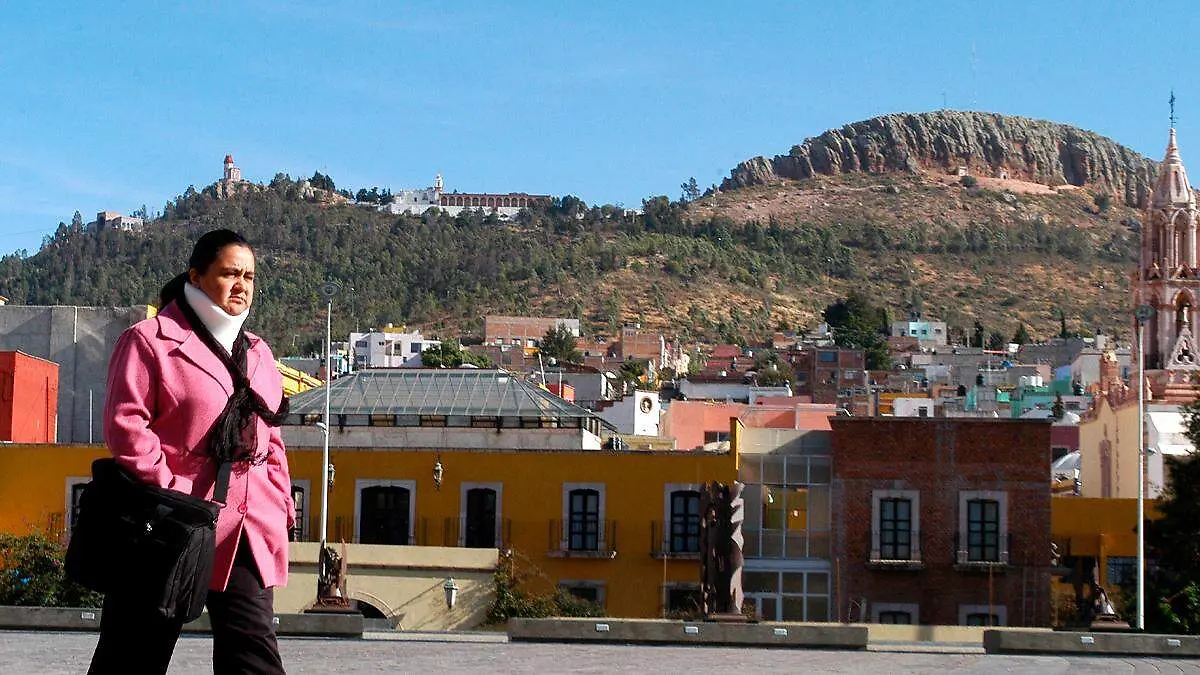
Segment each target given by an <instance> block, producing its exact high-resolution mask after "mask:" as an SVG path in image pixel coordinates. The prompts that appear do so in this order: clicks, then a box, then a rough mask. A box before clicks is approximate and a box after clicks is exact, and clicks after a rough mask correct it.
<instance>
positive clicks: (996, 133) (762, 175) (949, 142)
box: [721, 110, 1158, 208]
mask: <svg viewBox="0 0 1200 675" xmlns="http://www.w3.org/2000/svg"><path fill="white" fill-rule="evenodd" d="M1157 166H1158V165H1157V163H1156V162H1154V161H1153V160H1150V159H1148V158H1146V157H1144V156H1142V155H1140V154H1138V153H1136V152H1134V151H1133V150H1130V149H1129V148H1126V147H1124V146H1122V145H1119V144H1117V143H1115V142H1113V141H1112V140H1110V139H1108V138H1105V137H1103V136H1100V135H1098V134H1094V133H1092V132H1090V131H1084V130H1082V129H1078V128H1076V127H1072V126H1068V125H1066V124H1058V123H1055V122H1047V121H1043V120H1032V119H1028V118H1024V117H1011V116H1007V115H999V114H995V113H983V112H963V111H955V110H939V111H936V112H928V113H915V114H912V113H899V114H894V115H884V116H882V117H875V118H873V119H869V120H865V121H862V122H855V123H853V124H847V125H846V126H844V127H842V128H841V129H831V130H829V131H826V132H825V133H823V134H821V135H820V136H818V137H816V138H809V139H807V140H805V141H804V143H802V144H800V145H797V146H794V147H793V148H792V150H791V152H789V153H788V154H786V155H776V156H775V157H774V158H772V159H767V158H765V157H754V158H753V159H749V160H747V161H745V162H742V163H741V164H739V165H738V166H737V168H735V169H734V170H733V171H732V172H731V173H730V177H729V178H727V179H726V180H725V181H724V182H723V183H722V185H721V189H723V190H728V189H733V188H738V187H746V186H750V185H762V184H766V183H769V182H771V181H773V180H776V179H779V178H791V179H795V180H800V179H804V178H809V177H811V176H813V175H816V174H825V175H834V174H838V173H887V172H917V171H921V170H930V171H939V172H953V171H956V170H957V169H958V168H959V167H965V169H966V171H967V172H968V173H971V174H975V175H984V176H991V177H995V178H1001V177H1008V178H1014V179H1018V180H1025V181H1030V182H1035V183H1042V184H1045V185H1050V186H1058V185H1078V186H1085V185H1086V186H1093V187H1095V188H1096V189H1097V190H1106V191H1108V192H1110V193H1111V194H1112V195H1113V196H1115V197H1117V198H1121V199H1123V200H1124V201H1125V203H1126V204H1128V205H1129V206H1133V207H1137V208H1142V207H1144V206H1145V205H1146V203H1147V200H1148V199H1149V196H1150V192H1151V190H1152V186H1153V178H1154V175H1155V172H1156V170H1157Z"/></svg>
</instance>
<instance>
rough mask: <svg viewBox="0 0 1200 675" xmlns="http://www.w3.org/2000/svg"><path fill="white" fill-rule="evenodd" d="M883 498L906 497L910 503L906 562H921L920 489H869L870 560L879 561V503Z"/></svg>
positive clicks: (880, 533) (880, 521)
mask: <svg viewBox="0 0 1200 675" xmlns="http://www.w3.org/2000/svg"><path fill="white" fill-rule="evenodd" d="M885 499H907V500H909V502H910V503H911V505H912V506H911V507H910V509H909V513H910V514H911V515H912V529H911V530H910V531H909V542H910V552H909V558H908V561H907V562H914V563H918V562H921V492H920V490H872V491H871V560H872V561H880V560H883V558H881V557H880V555H881V554H882V551H883V546H882V545H881V542H880V539H881V538H882V534H883V533H882V529H881V528H882V520H883V519H882V517H881V506H880V504H881V503H882V502H883V500H885Z"/></svg>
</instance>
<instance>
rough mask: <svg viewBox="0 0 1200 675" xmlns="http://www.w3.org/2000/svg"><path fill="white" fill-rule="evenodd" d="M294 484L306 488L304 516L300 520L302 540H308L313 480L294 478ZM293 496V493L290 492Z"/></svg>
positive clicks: (311, 512)
mask: <svg viewBox="0 0 1200 675" xmlns="http://www.w3.org/2000/svg"><path fill="white" fill-rule="evenodd" d="M292 486H293V487H298V488H300V489H301V490H304V518H303V520H302V521H301V522H300V541H308V523H309V522H310V521H311V520H312V514H313V511H312V498H313V494H312V481H310V480H309V479H307V478H293V479H292ZM288 498H289V499H290V498H291V493H290V492H289V493H288Z"/></svg>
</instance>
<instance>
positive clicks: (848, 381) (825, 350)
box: [783, 346, 866, 406]
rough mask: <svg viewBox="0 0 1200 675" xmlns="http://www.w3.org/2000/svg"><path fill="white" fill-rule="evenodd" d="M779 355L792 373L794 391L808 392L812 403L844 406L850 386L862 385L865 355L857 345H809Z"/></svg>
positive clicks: (859, 386) (805, 394)
mask: <svg viewBox="0 0 1200 675" xmlns="http://www.w3.org/2000/svg"><path fill="white" fill-rule="evenodd" d="M783 356H784V358H785V359H786V360H787V362H788V363H789V364H791V366H792V372H793V373H795V378H796V391H795V394H796V395H797V396H811V397H812V402H813V403H837V404H839V405H842V406H846V405H848V404H849V401H850V399H851V397H852V396H853V395H854V390H855V389H856V388H861V387H863V386H864V385H865V379H866V373H865V370H864V369H865V368H866V358H865V356H864V355H863V351H862V350H861V349H844V348H841V347H811V346H809V347H803V348H801V349H795V350H789V351H787V352H786V353H785V354H784V355H783Z"/></svg>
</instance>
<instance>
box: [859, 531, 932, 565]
mask: <svg viewBox="0 0 1200 675" xmlns="http://www.w3.org/2000/svg"><path fill="white" fill-rule="evenodd" d="M867 549H868V550H869V551H870V554H869V556H870V557H869V559H868V560H867V566H868V567H870V568H871V569H894V570H919V569H923V568H924V567H925V563H923V562H922V561H921V556H922V547H921V531H920V530H913V531H911V532H909V537H908V554H907V557H900V556H901V555H903V548H902V547H899V546H890V547H885V546H884V545H883V541H882V539H881V533H880V532H872V533H871V534H870V540H869V541H868V542H867Z"/></svg>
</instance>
